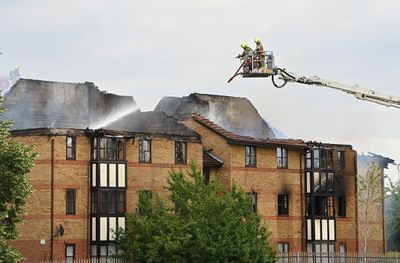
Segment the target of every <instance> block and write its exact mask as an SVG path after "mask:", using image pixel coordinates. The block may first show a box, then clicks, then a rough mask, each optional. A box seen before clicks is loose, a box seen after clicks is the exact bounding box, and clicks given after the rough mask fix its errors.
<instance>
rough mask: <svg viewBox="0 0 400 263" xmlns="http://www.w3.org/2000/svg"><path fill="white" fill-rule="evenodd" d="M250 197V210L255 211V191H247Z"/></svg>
mask: <svg viewBox="0 0 400 263" xmlns="http://www.w3.org/2000/svg"><path fill="white" fill-rule="evenodd" d="M249 196H250V199H251V211H252V212H253V213H257V193H254V192H252V193H249Z"/></svg>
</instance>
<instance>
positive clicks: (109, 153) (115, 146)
mask: <svg viewBox="0 0 400 263" xmlns="http://www.w3.org/2000/svg"><path fill="white" fill-rule="evenodd" d="M125 158H126V156H125V140H124V139H123V138H115V137H95V138H93V140H92V159H93V160H125Z"/></svg>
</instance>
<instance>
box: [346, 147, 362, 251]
mask: <svg viewBox="0 0 400 263" xmlns="http://www.w3.org/2000/svg"><path fill="white" fill-rule="evenodd" d="M344 156H345V157H346V153H345V155H344ZM354 168H355V170H356V175H355V176H356V178H355V180H354V190H355V193H356V194H355V203H356V219H355V224H356V252H357V253H359V252H360V251H359V247H358V228H359V226H360V224H359V222H358V163H357V152H356V154H355V156H354ZM344 175H345V176H346V166H345V167H344ZM346 195H347V193H346Z"/></svg>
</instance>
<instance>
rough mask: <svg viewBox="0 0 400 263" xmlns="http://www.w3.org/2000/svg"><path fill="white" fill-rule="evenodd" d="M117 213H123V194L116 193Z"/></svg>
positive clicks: (120, 192)
mask: <svg viewBox="0 0 400 263" xmlns="http://www.w3.org/2000/svg"><path fill="white" fill-rule="evenodd" d="M117 212H118V213H125V192H122V191H118V208H117Z"/></svg>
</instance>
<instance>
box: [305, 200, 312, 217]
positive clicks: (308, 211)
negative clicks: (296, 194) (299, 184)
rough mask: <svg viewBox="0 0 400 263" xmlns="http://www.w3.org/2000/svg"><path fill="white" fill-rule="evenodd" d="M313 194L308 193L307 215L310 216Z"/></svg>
mask: <svg viewBox="0 0 400 263" xmlns="http://www.w3.org/2000/svg"><path fill="white" fill-rule="evenodd" d="M311 209H312V207H311V196H309V195H306V215H307V216H310V215H311V211H312V210H311Z"/></svg>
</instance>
